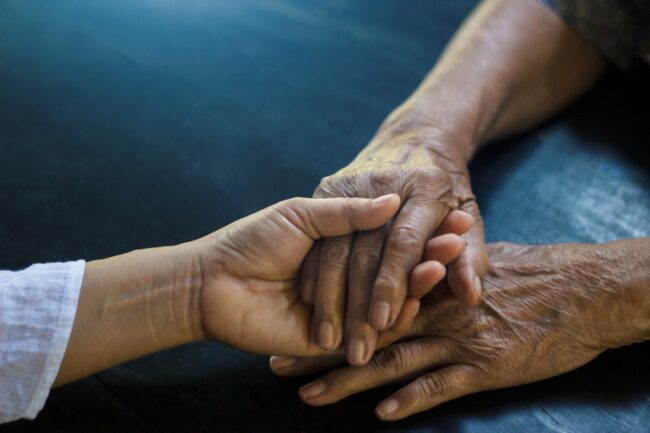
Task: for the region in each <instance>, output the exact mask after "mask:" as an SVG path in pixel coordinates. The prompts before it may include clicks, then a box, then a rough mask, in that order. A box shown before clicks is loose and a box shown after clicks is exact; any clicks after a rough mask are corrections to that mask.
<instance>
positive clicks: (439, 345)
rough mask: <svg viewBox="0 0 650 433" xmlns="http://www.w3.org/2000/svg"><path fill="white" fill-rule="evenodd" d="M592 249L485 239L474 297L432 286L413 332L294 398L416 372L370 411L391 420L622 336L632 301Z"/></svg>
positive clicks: (301, 362)
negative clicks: (486, 265) (464, 299)
mask: <svg viewBox="0 0 650 433" xmlns="http://www.w3.org/2000/svg"><path fill="white" fill-rule="evenodd" d="M599 248H600V246H599V245H597V244H596V245H593V244H557V245H548V246H526V245H516V244H505V243H504V244H495V245H490V246H489V257H490V269H489V274H488V275H487V276H486V277H485V279H484V286H485V291H484V295H483V301H482V303H481V305H479V306H478V307H474V308H471V307H465V306H463V305H461V304H460V303H459V302H458V301H457V300H456V299H454V298H453V297H452V296H451V295H450V294H449V292H448V291H447V293H444V292H443V293H442V294H440V293H438V292H437V291H436V292H434V293H432V294H431V295H429V296H428V297H426V298H424V299H423V300H422V306H421V309H420V314H419V315H418V317H417V318H416V320H415V323H414V326H413V328H412V329H411V330H410V331H409V333H408V335H409V338H415V339H412V340H410V341H405V342H401V343H397V344H395V345H392V346H390V347H388V348H386V349H384V350H382V351H379V352H378V353H377V354H376V355H375V357H374V358H373V359H372V360H371V361H370V362H369V363H368V364H367V365H365V366H362V367H342V368H339V369H337V370H334V371H332V372H330V373H329V374H327V375H325V376H324V377H323V378H321V379H320V380H318V381H316V382H313V383H311V384H309V385H306V386H305V387H303V388H302V389H301V391H300V394H301V397H302V398H303V400H305V401H306V402H307V403H309V404H312V405H324V404H329V403H333V402H336V401H338V400H340V399H342V398H345V397H347V396H349V395H351V394H354V393H357V392H360V391H363V390H366V389H369V388H373V387H377V386H380V385H384V384H388V383H392V382H397V381H401V380H407V379H410V378H412V377H417V376H420V377H419V378H417V379H416V380H415V381H413V382H411V383H410V384H408V385H406V386H405V387H404V388H402V389H400V390H399V391H397V392H396V393H394V394H393V395H392V396H390V397H389V398H388V399H387V400H385V401H383V402H382V403H381V404H380V405H379V406H378V407H377V409H376V413H377V415H378V416H379V417H380V418H382V419H384V420H396V419H400V418H404V417H406V416H409V415H411V414H414V413H416V412H420V411H423V410H426V409H429V408H432V407H434V406H436V405H438V404H440V403H443V402H445V401H448V400H452V399H455V398H458V397H461V396H464V395H467V394H471V393H475V392H479V391H484V390H489V389H496V388H504V387H510V386H515V385H520V384H525V383H529V382H534V381H538V380H542V379H545V378H549V377H552V376H556V375H559V374H562V373H564V372H567V371H570V370H573V369H575V368H577V367H579V366H581V365H583V364H586V363H587V362H589V361H590V360H592V359H593V358H594V357H596V356H597V355H598V354H599V353H601V352H602V351H604V350H605V349H607V348H609V347H615V346H620V345H622V344H630V343H631V342H632V341H626V342H623V340H624V339H623V337H622V335H627V336H629V335H632V334H634V332H636V331H634V332H629V329H625V325H624V321H623V317H625V316H630V314H628V313H629V311H630V310H629V309H628V310H625V311H628V313H625V311H624V310H623V309H622V305H625V303H627V304H630V305H628V308H634V305H631V304H634V303H635V301H631V300H629V301H628V300H626V299H627V297H626V296H625V295H622V294H621V292H620V288H619V287H617V281H619V280H620V278H619V277H618V275H619V271H618V270H616V269H617V268H618V266H617V265H616V264H612V263H611V262H610V261H611V256H612V254H609V253H607V254H606V253H604V252H603V251H602V250H600V249H599ZM427 258H428V259H435V257H434V256H429V257H427ZM626 272H627V271H626ZM636 302H638V301H636ZM637 321H638V320H637ZM619 334H620V335H619ZM281 360H282V358H280V359H279V360H273V362H272V363H271V366H272V368H273V369H274V371H275V372H276V373H277V374H281V375H287V376H291V375H297V374H305V373H313V372H315V371H318V370H320V369H322V368H324V367H328V366H329V367H331V366H333V365H335V364H336V363H338V362H341V359H340V357H332V356H330V357H323V358H315V359H314V358H304V359H297V360H294V361H293V362H292V364H291V365H290V366H288V367H284V368H276V367H274V365H282V362H280V361H281Z"/></svg>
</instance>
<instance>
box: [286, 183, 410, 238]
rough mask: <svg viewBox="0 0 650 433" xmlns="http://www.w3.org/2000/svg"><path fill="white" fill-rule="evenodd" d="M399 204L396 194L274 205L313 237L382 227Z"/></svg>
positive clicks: (304, 200) (298, 200) (298, 201)
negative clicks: (373, 197)
mask: <svg viewBox="0 0 650 433" xmlns="http://www.w3.org/2000/svg"><path fill="white" fill-rule="evenodd" d="M399 206H400V198H399V196H398V195H397V194H388V195H384V196H382V197H377V198H375V199H369V198H293V199H290V200H285V201H283V202H281V203H279V204H277V205H276V207H275V209H276V210H277V211H278V212H280V214H281V215H282V216H283V217H284V218H286V219H287V220H289V221H290V222H291V223H292V224H293V225H294V226H296V227H297V228H298V229H300V230H302V231H303V232H304V233H305V234H306V235H307V236H309V237H311V238H312V239H320V238H323V237H333V236H342V235H346V234H349V233H352V232H355V231H359V230H373V229H376V228H379V227H381V226H382V225H383V224H385V223H386V222H387V221H388V220H389V219H390V218H392V217H393V215H395V213H396V212H397V210H398V209H399Z"/></svg>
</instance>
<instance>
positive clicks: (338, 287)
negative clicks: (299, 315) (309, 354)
mask: <svg viewBox="0 0 650 433" xmlns="http://www.w3.org/2000/svg"><path fill="white" fill-rule="evenodd" d="M352 240H353V237H352V235H345V236H338V237H333V238H327V239H325V240H323V246H322V247H321V254H320V262H319V264H318V283H317V284H316V290H315V293H314V296H315V298H314V300H315V302H314V315H313V317H312V336H313V340H314V341H315V342H316V344H318V345H319V346H320V347H322V348H323V349H326V350H333V349H336V348H337V347H339V345H340V344H341V340H342V338H343V318H344V314H345V296H346V290H345V289H346V287H347V271H348V258H349V256H350V247H351V245H352Z"/></svg>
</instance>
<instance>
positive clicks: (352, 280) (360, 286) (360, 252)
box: [345, 226, 387, 365]
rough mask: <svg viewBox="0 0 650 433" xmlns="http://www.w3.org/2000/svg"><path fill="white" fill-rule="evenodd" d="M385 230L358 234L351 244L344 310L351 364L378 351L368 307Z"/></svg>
mask: <svg viewBox="0 0 650 433" xmlns="http://www.w3.org/2000/svg"><path fill="white" fill-rule="evenodd" d="M386 230H387V229H386V226H384V229H379V230H375V231H372V232H364V233H359V234H358V235H357V237H356V239H355V241H354V246H353V247H352V253H351V255H350V268H349V269H350V273H349V275H348V282H349V286H348V287H349V289H348V291H347V294H348V300H347V308H346V311H345V342H346V357H347V360H348V362H349V363H350V364H352V365H361V364H365V363H366V362H368V359H370V356H371V355H372V353H373V351H374V350H375V345H376V342H377V331H376V330H375V329H374V328H373V327H372V326H370V324H369V323H368V310H369V309H370V297H371V296H372V285H373V283H374V282H375V278H376V277H377V270H378V268H379V261H380V260H381V248H382V244H383V240H384V237H385V236H386V235H385V233H386Z"/></svg>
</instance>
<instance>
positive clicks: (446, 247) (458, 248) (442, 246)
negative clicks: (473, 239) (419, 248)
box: [424, 233, 467, 265]
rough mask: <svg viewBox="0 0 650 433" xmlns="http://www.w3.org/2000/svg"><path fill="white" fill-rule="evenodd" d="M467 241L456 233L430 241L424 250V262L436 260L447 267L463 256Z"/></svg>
mask: <svg viewBox="0 0 650 433" xmlns="http://www.w3.org/2000/svg"><path fill="white" fill-rule="evenodd" d="M466 246H467V241H466V240H465V239H463V238H462V237H460V236H459V235H457V234H454V233H447V234H444V235H439V236H436V237H434V238H432V239H429V241H428V242H427V244H426V246H425V249H424V260H425V261H430V260H435V261H438V262H440V263H442V264H443V265H447V264H449V263H450V262H452V261H453V260H454V259H456V258H457V257H458V256H460V255H461V254H462V252H463V251H464V250H465V247H466Z"/></svg>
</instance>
